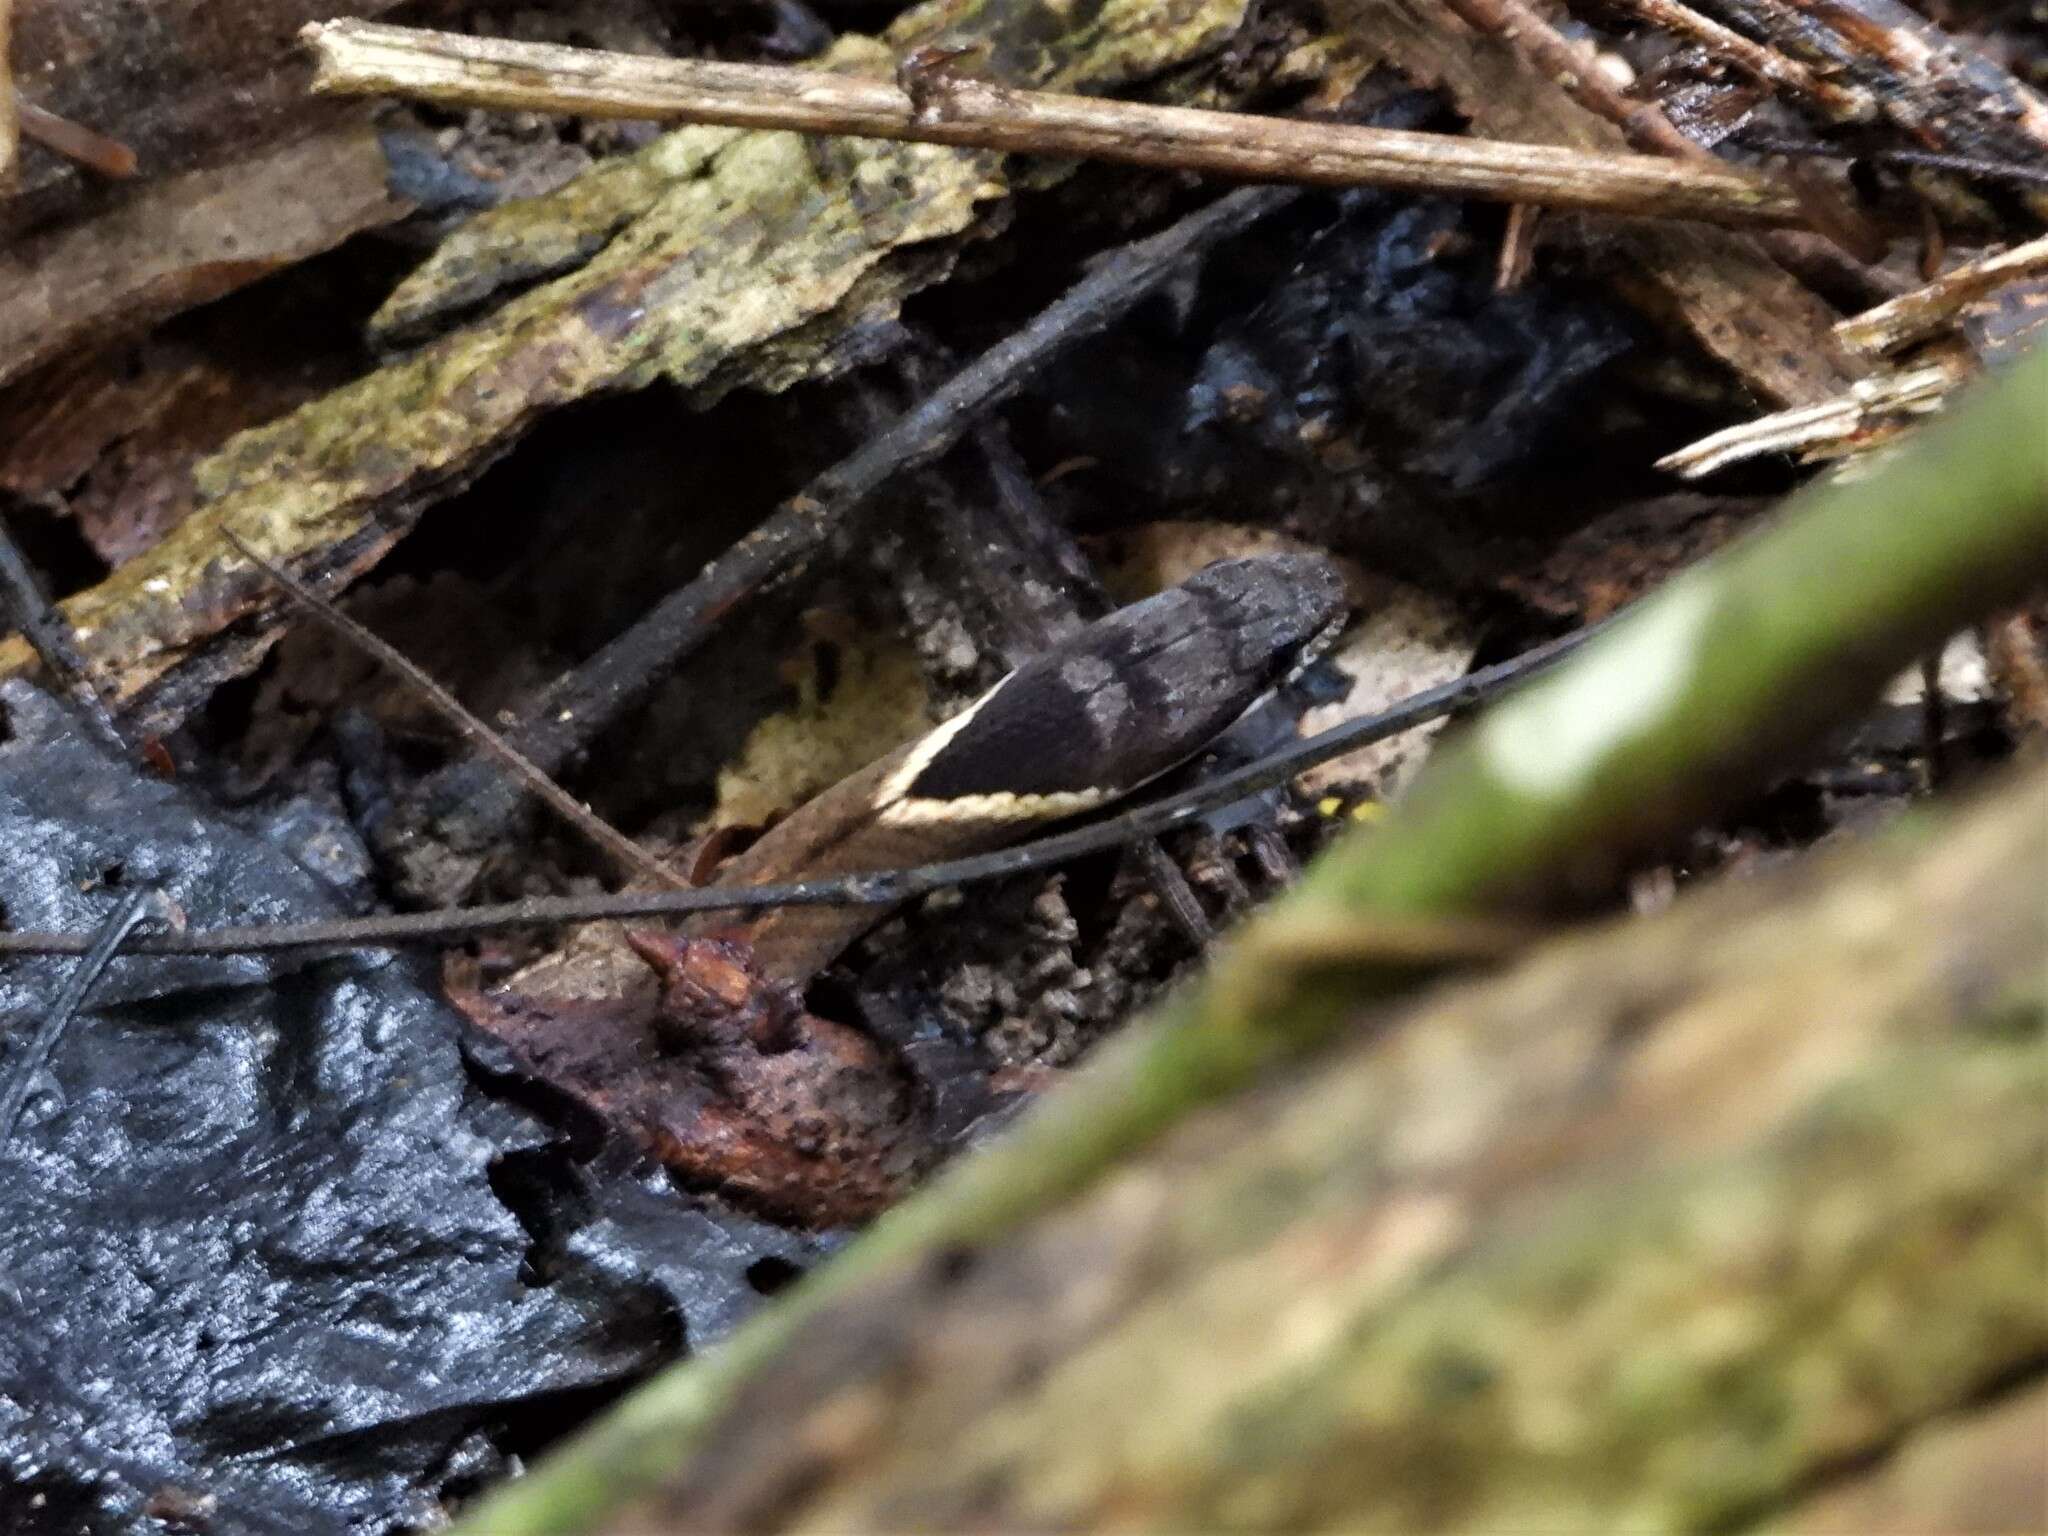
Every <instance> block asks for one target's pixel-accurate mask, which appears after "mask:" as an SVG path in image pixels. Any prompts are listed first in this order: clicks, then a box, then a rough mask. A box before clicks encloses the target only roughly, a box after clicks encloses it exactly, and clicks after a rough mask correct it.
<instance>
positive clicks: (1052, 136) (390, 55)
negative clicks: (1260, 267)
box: [300, 20, 1804, 226]
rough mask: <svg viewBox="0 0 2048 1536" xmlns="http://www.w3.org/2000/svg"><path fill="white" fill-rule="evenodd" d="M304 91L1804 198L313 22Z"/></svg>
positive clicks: (1615, 159)
mask: <svg viewBox="0 0 2048 1536" xmlns="http://www.w3.org/2000/svg"><path fill="white" fill-rule="evenodd" d="M300 37H301V39H302V40H303V41H304V42H305V43H306V44H307V45H308V46H310V47H311V48H312V49H313V50H314V53H315V54H316V56H317V69H316V72H315V74H314V78H313V89H314V90H315V91H320V92H327V93H331V94H338V95H358V96H360V95H387V94H388V95H398V96H408V97H412V98H415V99H420V100H428V101H434V102H437V103H441V104H443V105H463V106H473V107H494V108H501V109H510V110H521V111H538V112H564V113H572V114H581V115H583V116H596V117H629V118H651V119H658V120H661V121H668V122H697V123H724V124H728V125H731V126H734V127H741V128H783V129H793V130H795V131H797V132H801V133H831V134H853V135H859V136H863V137H867V138H880V139H902V140H909V141H912V142H916V143H924V144H949V145H956V146H961V147H965V148H977V149H997V150H1005V151H1012V152H1020V153H1027V154H1041V155H1062V156H1077V157H1081V158H1087V159H1100V160H1114V161H1118V162H1121V163H1124V164H1130V165H1149V166H1160V167H1166V168H1169V169H1180V170H1193V171H1203V172H1211V173H1215V174H1219V175H1226V176H1234V177H1239V178H1242V179H1245V180H1251V181H1281V182H1300V183H1306V184H1309V185H1315V186H1380V187H1391V188H1396V189H1402V190H1407V191H1415V192H1430V193H1436V194H1438V195H1441V196H1448V197H1460V196H1463V197H1483V198H1490V199H1493V200H1496V201H1500V202H1510V203H1514V202H1522V203H1534V204H1537V205H1539V206H1543V207H1550V208H1578V209H1587V210H1592V211H1598V212H1606V213H1619V214H1631V215H1640V216H1649V217H1663V218H1686V219H1705V220H1708V221H1711V222H1715V223H1723V224H1737V225H1751V226H1754V225H1776V224H1798V223H1801V222H1803V221H1804V214H1803V211H1802V209H1801V207H1800V204H1799V201H1798V199H1796V198H1794V197H1792V196H1791V195H1790V194H1788V193H1787V192H1786V191H1785V190H1784V189H1783V188H1781V187H1778V186H1776V185H1774V184H1772V183H1770V182H1768V181H1764V180H1761V179H1759V178H1757V177H1755V176H1752V175H1750V174H1749V173H1748V172H1746V171H1742V170H1740V169H1738V168H1736V167H1734V166H1730V165H1726V164H1723V163H1721V162H1720V161H1717V160H1714V159H1712V158H1711V157H1708V158H1706V159H1704V160H1701V161H1691V162H1688V163H1685V164H1682V165H1681V164H1674V163H1672V162H1671V161H1669V160H1665V159H1661V158H1659V157H1657V156H1652V155H1628V154H1603V153H1594V152H1590V151H1581V150H1572V149H1565V148H1561V147H1559V146H1556V145H1549V144H1501V143H1494V142H1489V141H1485V140H1476V139H1469V138H1463V137H1459V136H1456V135H1450V134H1438V133H1410V132H1404V131H1400V130H1396V129H1389V128H1367V127H1362V126H1359V125H1356V124H1350V123H1327V122H1307V121H1302V120H1298V119H1293V118H1281V117H1259V116H1253V115H1250V114H1247V113H1237V112H1210V111H1202V110H1198V109H1196V108H1191V107H1164V106H1154V105H1151V104H1149V103H1143V102H1125V101H1108V100H1102V99H1099V98H1095V97H1087V96H1069V95H1062V94H1058V93H1055V92H1050V91H1027V90H1019V89H1014V88H1012V87H1009V86H1003V85H997V84H994V83H991V82H989V81H984V80H974V79H966V78H960V77H958V76H955V75H952V74H943V75H939V76H936V77H933V78H928V79H926V80H925V82H924V86H923V89H922V90H921V91H920V92H919V93H917V94H916V95H913V94H912V93H911V92H909V91H906V90H905V89H904V88H903V87H902V86H900V85H898V84H895V83H893V82H889V81H882V80H868V79H860V78H857V77H854V76H849V75H835V74H827V73H824V72H823V71H819V70H803V69H785V68H780V67H776V66H771V65H760V64H725V63H715V62H707V61H704V60H697V59H653V58H644V57H640V56H637V55H631V54H614V53H601V52H597V51H595V50H591V49H582V48H563V47H555V46H551V45H546V44H539V43H518V42H511V41H508V40H506V39H503V38H484V37H464V36H458V35H455V34H452V33H445V32H428V31H421V30H416V29H411V28H406V27H392V26H384V25H380V24H378V23H374V22H365V21H351V20H343V21H333V22H326V23H314V24H312V25H309V26H308V27H307V28H306V29H305V30H304V31H303V32H302V33H301V34H300Z"/></svg>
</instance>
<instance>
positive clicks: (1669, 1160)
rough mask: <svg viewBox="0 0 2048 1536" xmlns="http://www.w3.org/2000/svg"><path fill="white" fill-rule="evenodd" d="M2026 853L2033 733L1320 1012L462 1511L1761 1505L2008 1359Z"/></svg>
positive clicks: (2030, 1243)
mask: <svg viewBox="0 0 2048 1536" xmlns="http://www.w3.org/2000/svg"><path fill="white" fill-rule="evenodd" d="M2044 890H2048V773H2044V772H2042V771H2040V770H2035V771H2034V772H2032V773H2031V774H2029V775H2027V776H2024V777H2018V778H2015V779H2013V780H2011V781H2009V782H2007V783H2006V784H2004V785H2003V786H2002V788H2001V789H2000V791H1999V792H1998V793H1997V794H1996V795H1995V796H1994V797H1993V798H1991V799H1990V800H1988V801H1987V802H1986V803H1984V804H1982V805H1980V806H1977V807H1975V808H1973V809H1971V810H1970V811H1968V812H1967V813H1964V814H1958V815H1954V816H1952V817H1948V818H1940V819H1936V818H1932V817H1930V818H1929V819H1928V821H1927V822H1926V823H1923V824H1921V825H1916V826H1909V827H1906V828H1901V829H1898V830H1896V831H1894V832H1893V833H1892V834H1891V835H1889V836H1887V837H1886V838H1884V839H1882V840H1880V841H1879V842H1877V843H1876V844H1874V845H1872V846H1869V847H1864V848H1856V849H1849V850H1842V851H1840V852H1838V853H1836V854H1835V855H1833V856H1831V857H1829V858H1825V859H1820V860H1816V861H1814V862H1813V863H1812V864H1810V865H1808V866H1805V867H1801V868H1797V869H1794V870H1791V871H1788V872H1785V873H1784V874H1782V875H1780V876H1779V877H1777V878H1775V879H1772V880H1768V881H1757V882H1753V883H1735V882H1730V883H1727V884H1724V885H1723V886H1721V887H1720V888H1718V889H1715V890H1712V891H1710V892H1707V893H1705V894H1704V895H1702V896H1700V897H1697V898H1695V899H1692V900H1689V901H1685V902H1681V903H1680V905H1679V906H1678V907H1677V908H1675V909H1674V910H1673V911H1671V912H1670V913H1668V914H1666V915H1664V916H1663V917H1660V918H1657V919H1653V920H1640V921H1624V922H1620V923H1616V924H1613V925H1610V926H1608V927H1607V928H1605V929H1603V930H1601V931H1597V932H1593V933H1589V934H1585V935H1581V936H1575V937H1571V938H1567V939H1564V940H1561V941H1559V942H1557V943H1554V944H1552V945H1549V946H1546V947H1545V948H1543V949H1542V950H1541V951H1540V952H1538V953H1536V954H1534V955H1532V956H1531V957H1529V958H1528V959H1527V960H1525V961H1524V962H1523V963H1521V964H1520V965H1518V966H1516V967H1515V968H1513V969H1512V970H1510V971H1509V972H1507V973H1505V974H1502V975H1500V976H1498V977H1495V978H1492V979H1488V980H1480V981H1472V982H1466V983H1462V984H1458V985H1455V986H1446V987H1444V988H1442V989H1440V990H1438V991H1436V992H1434V993H1432V994H1429V995H1425V996H1424V997H1422V998H1419V999H1417V1000H1415V1001H1414V1002H1412V1003H1409V1004H1407V1005H1404V1006H1401V1007H1399V1008H1398V1009H1383V1010H1366V1011H1364V1012H1361V1013H1358V1014H1356V1015H1354V1016H1353V1017H1352V1018H1351V1019H1350V1020H1349V1021H1348V1024H1347V1027H1346V1029H1345V1030H1344V1032H1343V1038H1342V1042H1341V1044H1339V1045H1337V1046H1335V1047H1334V1048H1332V1049H1330V1050H1328V1051H1326V1052H1324V1053H1322V1054H1320V1055H1318V1056H1316V1057H1315V1058H1313V1059H1311V1060H1310V1061H1307V1062H1304V1063H1302V1064H1300V1065H1299V1066H1298V1068H1297V1069H1296V1070H1294V1071H1292V1072H1290V1073H1289V1074H1287V1075H1286V1077H1285V1078H1284V1079H1283V1080H1280V1081H1276V1082H1272V1083H1269V1084H1267V1085H1266V1086H1265V1087H1263V1088H1262V1089H1261V1090H1260V1091H1258V1092H1257V1093H1254V1094H1251V1095H1248V1096H1245V1097H1243V1098H1241V1099H1239V1100H1236V1101H1234V1102H1232V1103H1230V1104H1228V1105H1224V1106H1218V1107H1217V1108H1214V1109H1212V1110H1210V1111H1208V1112H1206V1113H1205V1114H1203V1115H1201V1116H1199V1117H1196V1118H1194V1119H1193V1120H1191V1121H1189V1122H1188V1123H1187V1124H1185V1125H1183V1126H1182V1127H1181V1128H1180V1129H1179V1130H1177V1131H1176V1132H1175V1133H1174V1134H1173V1135H1172V1136H1170V1137H1168V1138H1166V1139H1164V1140H1163V1141H1161V1142H1160V1143H1159V1144H1157V1145H1156V1146H1155V1147H1154V1148H1153V1149H1151V1150H1150V1151H1149V1152H1148V1153H1147V1154H1146V1155H1145V1156H1144V1157H1142V1158H1140V1159H1138V1160H1135V1161H1133V1162H1131V1163H1129V1164H1128V1165H1126V1166H1125V1167H1123V1168H1122V1169H1120V1170H1119V1171H1118V1172H1117V1173H1116V1174H1115V1175H1113V1176H1112V1177H1110V1178H1108V1179H1106V1180H1104V1181H1102V1182H1101V1183H1100V1184H1098V1185H1097V1186H1096V1187H1095V1188H1094V1189H1093V1190H1092V1191H1091V1192H1090V1193H1089V1194H1088V1195H1087V1196H1086V1197H1085V1198H1084V1199H1082V1200H1080V1201H1078V1202H1076V1203H1075V1204H1073V1205H1071V1206H1070V1207H1069V1208H1067V1209H1065V1210H1063V1211H1061V1212H1059V1213H1057V1214H1054V1215H1051V1216H1048V1217H1045V1218H1042V1219H1040V1220H1038V1221H1035V1222H1031V1223H1025V1224H1020V1225H1019V1226H1018V1227H1016V1228H1015V1229H1014V1230H1012V1231H1011V1232H1009V1233H1006V1234H1004V1235H1003V1236H1002V1237H1000V1238H996V1239H992V1240H991V1241H989V1242H987V1243H985V1244H983V1245H981V1246H979V1247H978V1248H976V1249H974V1250H971V1251H970V1250H967V1249H964V1248H963V1249H957V1250H953V1251H950V1252H949V1251H943V1250H941V1251H935V1252H933V1253H931V1254H929V1255H927V1256H926V1257H925V1259H924V1260H923V1262H921V1263H919V1264H917V1265H914V1266H910V1267H906V1268H902V1269H899V1270H897V1271H895V1272H894V1273H892V1274H885V1275H880V1276H876V1277H873V1278H871V1279H869V1280H867V1281H866V1282H863V1283H858V1284H855V1285H852V1286H850V1287H847V1288H843V1289H842V1290H841V1292H840V1293H839V1294H838V1295H837V1296H836V1298H834V1299H833V1300H832V1301H831V1302H830V1303H829V1304H828V1305H826V1306H824V1307H823V1308H821V1309H818V1310H817V1311H816V1312H815V1313H814V1315H813V1316H811V1317H810V1318H809V1319H808V1320H807V1321H806V1322H805V1323H804V1324H803V1325H802V1326H801V1327H800V1328H798V1329H796V1330H795V1331H794V1332H792V1333H791V1334H790V1336H788V1337H787V1338H786V1339H785V1340H784V1341H783V1344H782V1348H781V1349H780V1350H778V1351H777V1353H776V1354H775V1356H774V1357H773V1359H772V1360H770V1361H768V1362H765V1363H764V1364H763V1365H762V1366H761V1367H760V1368H759V1369H757V1370H756V1371H755V1372H753V1373H752V1375H751V1376H750V1377H749V1378H748V1379H747V1380H746V1381H745V1383H744V1384H743V1385H742V1386H741V1387H740V1388H739V1390H737V1391H736V1392H735V1393H734V1394H733V1395H732V1396H731V1397H730V1398H729V1399H728V1400H727V1401H725V1402H724V1404H723V1405H722V1407H721V1409H720V1411H719V1412H718V1413H717V1414H716V1415H715V1417H713V1418H712V1419H711V1420H710V1421H709V1422H708V1423H707V1424H705V1425H704V1426H702V1427H701V1428H700V1429H699V1430H698V1432H696V1433H695V1434H693V1435H692V1436H690V1437H689V1439H688V1440H687V1441H686V1442H685V1445H684V1446H683V1447H680V1448H679V1449H680V1450H681V1451H683V1454H679V1455H677V1456H676V1458H675V1460H674V1464H673V1465H672V1466H671V1468H670V1469H669V1471H668V1472H667V1474H666V1475H665V1476H663V1477H662V1478H661V1479H660V1480H659V1481H658V1482H657V1483H656V1484H655V1485H653V1486H652V1487H650V1488H647V1489H643V1490H640V1491H639V1492H638V1493H637V1495H635V1496H632V1497H629V1498H620V1497H618V1494H619V1492H620V1490H621V1488H622V1487H623V1485H622V1484H620V1483H616V1482H610V1481H596V1482H592V1483H589V1484H587V1485H585V1487H584V1489H583V1498H582V1501H581V1503H580V1506H578V1507H569V1506H564V1507H561V1508H558V1510H557V1515H558V1516H559V1518H558V1520H557V1521H556V1522H555V1524H554V1526H553V1527H535V1526H533V1525H531V1524H528V1523H526V1522H524V1521H523V1520H522V1519H520V1518H517V1517H518V1516H519V1515H520V1513H521V1512H522V1510H524V1509H526V1508H528V1507H530V1506H527V1505H526V1504H525V1503H524V1501H523V1500H522V1499H521V1497H520V1496H519V1492H518V1490H514V1493H513V1496H512V1497H511V1498H509V1499H507V1500H505V1501H503V1502H501V1503H498V1504H495V1505H492V1506H490V1507H488V1508H487V1509H486V1510H485V1511H484V1512H483V1515H482V1517H481V1518H480V1520H479V1522H478V1524H477V1526H476V1527H475V1528H476V1529H479V1530H490V1531H493V1532H504V1531H511V1530H521V1529H532V1528H564V1529H566V1528H576V1529H583V1530H601V1531H607V1532H619V1533H624V1532H628V1531H631V1532H635V1533H645V1532H649V1531H678V1532H680V1531H704V1530H734V1529H749V1530H764V1529H778V1530H782V1529H786V1530H818V1531H848V1530H875V1531H882V1530H907V1529H925V1530H962V1529H969V1528H977V1529H1051V1528H1060V1529H1075V1528H1097V1527H1104V1526H1110V1525H1116V1526H1126V1527H1144V1528H1152V1529H1166V1530H1311V1529H1325V1530H1389V1531H1392V1530H1399V1531H1404V1532H1417V1533H1420V1532H1435V1531H1446V1532H1448V1531H1464V1532H1475V1533H1477V1532H1499V1531H1506V1530H1571V1531H1596V1530H1628V1531H1631V1532H1653V1531H1705V1530H1727V1529H1738V1528H1742V1527H1745V1526H1747V1525H1750V1524H1752V1523H1755V1522H1757V1521H1761V1520H1766V1519H1771V1520H1787V1521H1791V1522H1792V1523H1794V1524H1797V1518H1796V1517H1797V1514H1798V1510H1799V1506H1800V1505H1801V1503H1802V1501H1804V1500H1805V1499H1807V1498H1808V1497H1809V1496H1812V1495H1814V1494H1816V1493H1817V1492H1818V1491H1820V1490H1824V1489H1826V1488H1827V1485H1828V1483H1829V1481H1830V1479H1831V1478H1833V1477H1834V1476H1836V1475H1837V1473H1838V1471H1839V1469H1842V1468H1845V1467H1851V1466H1857V1465H1859V1464H1861V1463H1863V1462H1866V1461H1867V1460H1868V1459H1869V1458H1871V1457H1873V1456H1875V1455H1877V1454H1879V1453H1882V1452H1885V1451H1887V1450H1889V1449H1890V1448H1893V1447H1895V1446H1897V1445H1899V1444H1901V1443H1903V1442H1907V1441H1910V1440H1911V1438H1912V1436H1913V1435H1914V1434H1915V1432H1916V1431H1917V1430H1919V1429H1921V1428H1923V1427H1925V1426H1928V1425H1930V1424H1931V1423H1933V1422H1934V1421H1936V1420H1937V1419H1938V1418H1939V1416H1941V1415H1944V1414H1946V1413H1949V1412H1950V1411H1952V1410H1954V1409H1956V1408H1957V1407H1958V1406H1959V1405H1964V1404H1968V1403H1970V1402H1972V1401H1973V1400H1975V1399H1976V1398H1978V1397H1979V1396H1980V1395H1982V1394H1984V1393H1986V1392H1988V1391H1991V1390H1994V1389H1998V1388H2001V1387H2004V1386H2008V1385H2010V1384H2011V1382H2012V1381H2013V1379H2014V1378H2015V1377H2016V1376H2018V1377H2020V1378H2021V1379H2032V1380H2038V1379H2039V1377H2040V1375H2041V1373H2042V1372H2044V1371H2048V1212H2044V1210H2043V1207H2042V1200H2041V1194H2042V1188H2043V1177H2044V1174H2048V1038H2044V1022H2048V912H2044V907H2043V892H2044ZM545 1476H546V1474H543V1477H545ZM1929 1513H1930V1518H1934V1517H1936V1516H1938V1515H1939V1514H1940V1513H1941V1512H1940V1511H1939V1510H1936V1511H1930V1512H1929ZM1929 1528H1945V1529H1952V1528H1954V1527H1953V1526H1952V1525H1943V1524H1942V1522H1941V1521H1940V1520H1939V1519H1938V1518H1935V1523H1934V1525H1933V1526H1930V1527H1929Z"/></svg>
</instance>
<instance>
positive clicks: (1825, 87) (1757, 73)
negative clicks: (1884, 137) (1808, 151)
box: [1609, 0, 1874, 122]
mask: <svg viewBox="0 0 2048 1536" xmlns="http://www.w3.org/2000/svg"><path fill="white" fill-rule="evenodd" d="M1609 3H1610V4H1612V5H1613V6H1614V8H1615V9H1617V10H1621V11H1626V12H1627V13H1628V14H1630V15H1632V16H1639V17H1641V18H1642V19H1643V20H1644V21H1646V22H1648V23H1649V24H1650V25H1652V26H1654V27H1659V28H1661V29H1663V30H1664V31H1666V32H1669V33H1672V34H1673V35H1675V36H1678V37H1683V38H1687V39H1689V40H1691V41H1692V42H1695V43H1697V44H1699V45H1700V46H1701V47H1703V48H1705V49H1706V50H1707V51H1708V53H1710V54H1712V55H1713V56H1714V57H1715V58H1716V59H1720V60H1724V61H1725V62H1727V63H1730V64H1733V65H1734V66H1735V67H1736V68H1737V69H1740V70H1742V71H1743V72H1745V73H1746V74H1749V75H1751V76H1753V77H1754V78H1755V79H1756V80H1758V81H1759V82H1760V83H1762V84H1764V85H1769V86H1774V87H1777V88H1780V89H1783V90H1787V91H1791V92H1792V93H1793V94H1795V95H1798V96H1804V97H1810V98H1812V100H1813V101H1815V102H1816V103H1818V104H1819V105H1820V106H1821V107H1822V109H1823V110H1825V111H1826V112H1827V113H1828V115H1829V116H1830V117H1832V118H1834V119H1835V120H1836V121H1838V122H1849V121H1859V120H1862V119H1864V118H1867V117H1869V116H1870V115H1871V114H1872V112H1873V110H1874V109H1873V107H1872V105H1871V102H1870V98H1869V97H1868V96H1867V95H1866V94H1864V93H1863V92H1861V91H1856V90H1851V89H1849V88H1847V87H1845V86H1842V85H1840V84H1838V83H1837V82H1835V81H1833V80H1830V79H1828V78H1827V77H1826V76H1825V75H1821V74H1818V73H1816V72H1815V71H1814V70H1812V69H1809V68H1808V67H1807V66H1806V65H1804V64H1801V63H1800V62H1799V61H1798V60H1797V59H1790V58H1787V57H1786V56H1785V55H1784V54H1782V53H1780V52H1778V51H1777V50H1776V49H1775V48H1766V47H1764V46H1763V44H1761V43H1759V42H1757V41H1755V40H1754V39H1752V38H1748V37H1745V36H1743V35H1742V34H1741V33H1740V32H1737V31H1736V30H1735V29H1734V28H1733V27H1724V26H1723V25H1721V23H1720V22H1718V21H1716V20H1714V19H1713V18H1712V17H1711V16H1703V15H1701V14H1700V13H1699V12H1698V11H1696V10H1694V9H1693V8H1692V7H1691V6H1689V5H1682V4H1680V3H1679V0H1609Z"/></svg>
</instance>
